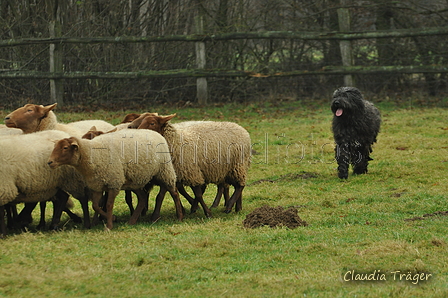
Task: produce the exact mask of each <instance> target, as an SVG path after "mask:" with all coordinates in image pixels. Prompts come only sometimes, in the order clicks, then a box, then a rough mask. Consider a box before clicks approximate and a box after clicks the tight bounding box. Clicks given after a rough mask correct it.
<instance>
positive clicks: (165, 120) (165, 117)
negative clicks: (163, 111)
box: [159, 114, 176, 124]
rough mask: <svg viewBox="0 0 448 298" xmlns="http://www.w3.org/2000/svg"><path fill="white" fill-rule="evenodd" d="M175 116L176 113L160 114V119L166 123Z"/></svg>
mask: <svg viewBox="0 0 448 298" xmlns="http://www.w3.org/2000/svg"><path fill="white" fill-rule="evenodd" d="M174 117H176V114H172V115H168V116H160V117H159V120H160V123H161V124H165V123H167V122H168V121H170V120H171V119H173V118H174Z"/></svg>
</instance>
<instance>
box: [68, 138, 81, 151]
mask: <svg viewBox="0 0 448 298" xmlns="http://www.w3.org/2000/svg"><path fill="white" fill-rule="evenodd" d="M68 142H69V143H70V146H71V147H72V148H73V149H75V150H78V148H79V145H78V141H77V140H76V139H75V138H74V137H71V138H69V139H68Z"/></svg>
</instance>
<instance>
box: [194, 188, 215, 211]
mask: <svg viewBox="0 0 448 298" xmlns="http://www.w3.org/2000/svg"><path fill="white" fill-rule="evenodd" d="M191 189H193V192H194V197H195V201H196V204H197V203H198V202H199V203H200V204H201V206H202V209H203V210H204V214H205V216H206V217H212V212H211V211H210V209H208V207H207V205H206V204H205V202H204V199H203V197H202V194H203V191H202V186H201V185H198V186H192V187H191ZM191 208H192V209H193V206H192V207H191Z"/></svg>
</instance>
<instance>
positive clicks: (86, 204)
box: [77, 187, 91, 229]
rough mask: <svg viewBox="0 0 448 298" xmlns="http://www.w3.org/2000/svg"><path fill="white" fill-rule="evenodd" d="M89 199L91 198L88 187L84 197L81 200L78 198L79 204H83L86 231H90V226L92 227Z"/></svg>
mask: <svg viewBox="0 0 448 298" xmlns="http://www.w3.org/2000/svg"><path fill="white" fill-rule="evenodd" d="M89 197H90V191H89V189H88V188H87V187H86V188H85V189H84V196H83V197H81V198H77V199H78V201H79V203H80V204H81V208H82V215H83V221H84V228H86V229H90V226H91V225H90V214H89Z"/></svg>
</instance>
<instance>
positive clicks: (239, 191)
mask: <svg viewBox="0 0 448 298" xmlns="http://www.w3.org/2000/svg"><path fill="white" fill-rule="evenodd" d="M234 187H235V191H234V192H233V194H232V196H231V197H230V199H229V201H228V202H227V205H226V210H225V211H224V212H225V213H230V212H232V208H233V205H235V203H236V202H237V201H238V200H239V199H240V197H241V196H242V193H243V189H244V186H242V185H236V186H235V185H234ZM238 205H240V207H241V204H238ZM236 209H237V210H235V211H240V210H238V206H237V208H236Z"/></svg>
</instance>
